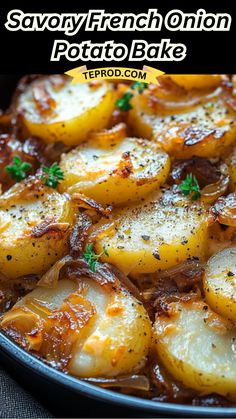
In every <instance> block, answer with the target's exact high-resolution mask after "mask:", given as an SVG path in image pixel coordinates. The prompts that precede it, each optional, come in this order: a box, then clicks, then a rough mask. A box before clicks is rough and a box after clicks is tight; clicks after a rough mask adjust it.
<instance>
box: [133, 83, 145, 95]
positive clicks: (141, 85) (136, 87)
mask: <svg viewBox="0 0 236 419" xmlns="http://www.w3.org/2000/svg"><path fill="white" fill-rule="evenodd" d="M147 87H148V84H147V83H144V82H143V81H135V82H134V83H132V84H131V86H130V88H131V89H132V90H138V92H139V93H143V91H144V89H147Z"/></svg>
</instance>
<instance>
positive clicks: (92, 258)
mask: <svg viewBox="0 0 236 419" xmlns="http://www.w3.org/2000/svg"><path fill="white" fill-rule="evenodd" d="M102 255H106V256H107V257H109V253H108V251H107V249H106V248H105V246H104V247H103V252H101V253H100V254H99V255H96V253H94V251H93V243H90V244H88V245H87V246H86V249H85V252H84V253H83V258H84V260H85V261H86V262H87V263H88V265H89V267H90V269H91V271H93V272H96V263H97V262H98V261H99V259H100V257H101V256H102Z"/></svg>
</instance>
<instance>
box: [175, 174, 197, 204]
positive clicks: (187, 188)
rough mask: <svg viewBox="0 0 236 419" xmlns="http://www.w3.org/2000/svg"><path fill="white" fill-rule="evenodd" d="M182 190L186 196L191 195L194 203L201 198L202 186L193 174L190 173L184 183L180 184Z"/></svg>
mask: <svg viewBox="0 0 236 419" xmlns="http://www.w3.org/2000/svg"><path fill="white" fill-rule="evenodd" d="M179 187H180V190H181V191H182V192H183V194H184V195H191V199H192V201H196V200H197V199H198V198H200V196H201V194H200V186H199V184H198V181H197V179H196V177H195V176H193V174H192V173H189V174H188V175H187V176H186V178H185V179H184V180H183V182H182V183H181V184H180V186H179Z"/></svg>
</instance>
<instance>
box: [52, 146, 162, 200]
mask: <svg viewBox="0 0 236 419" xmlns="http://www.w3.org/2000/svg"><path fill="white" fill-rule="evenodd" d="M61 168H62V171H63V173H64V181H63V182H62V183H61V184H60V190H61V191H67V192H69V193H73V192H82V193H84V194H85V195H87V196H88V197H90V198H93V199H95V200H96V201H98V202H100V203H101V204H113V205H114V204H120V203H125V202H128V201H133V200H137V199H140V198H142V197H144V196H146V195H147V194H148V193H150V192H151V191H153V190H154V189H156V188H158V186H160V185H162V184H163V183H164V182H165V180H166V179H167V176H168V173H169V168H170V159H169V157H168V155H167V154H166V153H165V152H163V151H161V150H160V149H158V147H157V146H156V145H155V144H154V143H152V142H150V141H148V140H142V139H137V138H122V139H118V140H114V141H109V142H108V143H106V142H105V143H104V142H102V141H100V142H99V140H98V139H93V140H90V141H88V142H86V143H83V144H81V145H80V146H79V147H77V148H76V149H73V150H72V151H71V152H69V153H67V154H64V155H63V156H62V160H61Z"/></svg>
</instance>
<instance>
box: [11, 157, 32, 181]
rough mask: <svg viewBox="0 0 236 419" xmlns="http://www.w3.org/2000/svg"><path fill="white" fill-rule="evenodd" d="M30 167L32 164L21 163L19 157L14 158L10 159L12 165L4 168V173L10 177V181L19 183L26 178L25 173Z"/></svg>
mask: <svg viewBox="0 0 236 419" xmlns="http://www.w3.org/2000/svg"><path fill="white" fill-rule="evenodd" d="M31 167H32V164H30V163H27V162H25V161H22V160H21V158H20V157H19V156H15V157H13V159H12V164H10V165H9V166H6V167H5V171H6V172H7V173H8V174H9V175H10V176H11V177H12V179H15V180H17V182H20V181H21V180H23V179H25V178H26V172H28V171H29V170H30V169H31Z"/></svg>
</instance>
